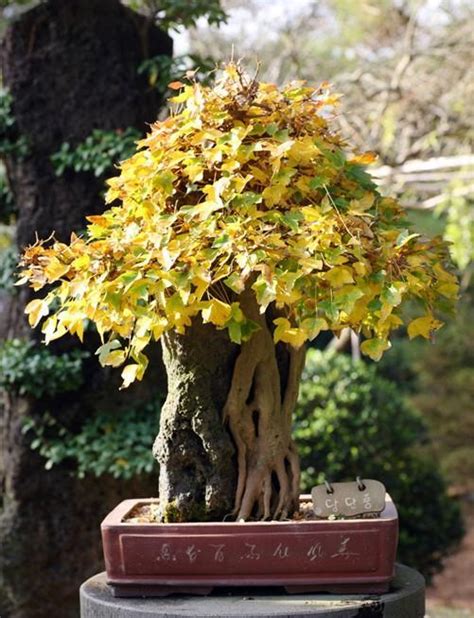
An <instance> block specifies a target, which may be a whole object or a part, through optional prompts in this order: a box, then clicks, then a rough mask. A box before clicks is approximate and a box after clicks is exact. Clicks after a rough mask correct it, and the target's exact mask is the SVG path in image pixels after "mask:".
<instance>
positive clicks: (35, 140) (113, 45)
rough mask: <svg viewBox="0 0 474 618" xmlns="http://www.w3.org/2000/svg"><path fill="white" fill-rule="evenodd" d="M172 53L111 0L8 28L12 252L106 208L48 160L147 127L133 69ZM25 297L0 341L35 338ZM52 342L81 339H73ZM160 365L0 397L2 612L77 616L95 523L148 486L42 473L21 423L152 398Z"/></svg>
mask: <svg viewBox="0 0 474 618" xmlns="http://www.w3.org/2000/svg"><path fill="white" fill-rule="evenodd" d="M171 51H172V41H171V39H170V38H169V37H168V36H167V35H166V34H165V33H163V32H161V31H160V30H158V29H157V28H156V27H155V26H153V25H151V24H150V23H149V22H147V20H145V19H144V18H142V17H141V16H139V15H137V14H136V13H134V12H133V11H130V10H128V9H126V8H125V7H124V6H123V5H121V4H120V2H119V1H118V0H67V2H65V1H63V0H50V1H49V2H46V3H42V4H41V5H39V6H37V7H36V8H34V9H32V10H31V11H28V12H27V13H25V14H23V15H22V16H21V17H20V18H19V19H18V20H16V21H15V22H14V23H13V24H12V25H11V26H10V27H9V28H8V30H7V32H6V34H5V37H4V40H3V44H2V50H1V64H2V72H3V83H4V85H5V86H6V87H8V88H9V90H10V92H11V94H12V96H13V113H14V116H15V119H16V127H17V130H18V133H19V134H20V135H22V136H25V137H26V139H27V140H28V144H29V153H28V155H27V156H26V157H25V158H24V159H23V160H18V159H15V158H9V159H8V160H7V162H6V163H7V171H8V176H9V181H10V185H11V188H12V190H13V193H14V197H15V201H16V204H17V207H18V211H19V214H18V225H17V243H18V247H19V249H21V248H22V247H23V246H24V245H25V244H27V243H31V242H34V240H35V233H36V232H37V233H38V235H39V236H40V237H43V238H46V237H48V236H49V235H50V234H51V232H53V231H55V232H56V236H57V237H58V238H60V239H62V240H68V238H69V235H70V232H71V231H73V230H75V231H78V230H81V229H83V228H84V227H85V220H84V217H85V216H86V215H88V214H94V213H99V212H101V211H102V210H103V209H104V202H103V197H102V195H101V193H102V191H103V188H104V186H103V179H97V178H95V177H94V175H93V174H92V173H80V174H76V173H74V172H73V171H71V170H69V171H67V172H66V173H65V174H64V175H63V176H60V177H57V176H56V175H55V172H54V169H53V167H52V164H51V159H50V157H51V155H52V154H54V153H55V152H57V151H58V150H59V148H60V147H61V144H62V143H63V142H69V143H70V144H71V146H72V147H75V146H77V144H78V143H80V142H82V141H83V140H84V139H85V138H86V137H87V136H88V135H90V133H91V132H92V131H93V130H94V129H104V130H116V129H125V128H126V127H129V126H133V127H137V128H138V129H140V130H142V131H146V123H147V122H152V121H154V120H155V118H156V115H157V112H158V107H159V103H160V101H159V99H158V98H157V95H156V93H154V92H152V91H150V89H149V87H148V84H147V82H146V79H145V78H144V76H140V75H139V74H138V72H137V69H138V66H139V64H140V63H141V62H142V61H143V60H144V59H145V58H147V57H150V56H154V55H157V54H168V55H170V54H171ZM30 298H31V295H30V292H29V290H27V289H25V288H22V289H21V290H19V291H18V292H16V293H15V294H9V295H6V294H3V296H2V298H1V299H0V306H1V308H2V313H1V315H0V338H11V337H36V338H39V335H38V333H37V332H36V333H34V332H33V331H31V329H30V328H29V327H28V325H27V322H26V320H25V317H24V313H23V309H24V306H25V303H26V302H28V300H29V299H30ZM92 343H94V342H92ZM58 344H59V346H60V347H61V349H67V348H68V347H69V348H70V347H72V346H74V345H76V344H75V341H74V340H73V339H72V338H71V339H69V340H66V339H64V340H62V341H61V342H58ZM91 347H93V345H92V344H91ZM159 372H160V366H157V364H156V362H155V365H154V367H150V373H149V375H148V376H147V379H146V380H145V381H144V383H141V384H140V385H139V386H138V387H137V388H133V389H131V390H129V392H127V393H123V392H120V394H119V392H118V385H119V381H120V380H119V376H118V375H116V374H113V373H111V372H109V371H105V372H104V371H103V370H101V369H99V367H98V366H97V363H96V361H95V360H94V358H92V359H91V361H90V363H89V365H88V367H87V368H86V380H87V382H86V388H84V389H83V391H82V392H75V393H72V394H71V393H68V394H65V395H62V396H60V397H55V398H49V399H44V398H43V399H41V400H34V399H29V398H22V397H18V396H14V395H9V396H8V397H6V398H5V399H4V400H3V401H2V400H1V397H0V497H1V500H0V548H1V549H0V614H1V615H2V616H8V617H9V618H46V617H50V616H58V615H61V618H69V617H71V618H72V617H76V616H77V615H78V611H79V608H78V597H77V590H78V587H79V585H80V583H81V582H82V581H83V580H84V579H85V578H86V577H88V576H89V575H91V574H92V573H93V572H96V571H97V570H101V569H102V568H103V565H102V556H101V554H102V552H101V543H100V530H99V525H100V521H101V519H102V518H103V516H104V515H105V513H106V512H107V511H109V510H110V509H111V508H112V507H113V506H114V505H115V504H117V502H118V501H120V500H121V499H124V498H126V497H130V495H145V496H146V495H150V494H153V493H155V491H154V489H153V488H154V485H155V481H154V479H152V478H151V477H147V478H143V479H139V480H136V481H134V482H126V483H125V482H123V481H117V480H115V479H111V478H100V479H96V478H88V479H85V480H83V481H80V480H79V479H77V478H76V477H74V476H73V475H71V471H70V469H68V467H67V466H58V467H56V468H54V469H53V470H51V471H46V470H45V469H44V460H43V459H42V458H41V457H39V455H38V454H37V453H36V452H33V451H32V450H31V449H30V446H29V438H28V437H27V436H25V435H24V434H23V433H22V431H21V427H22V420H23V419H24V417H25V416H33V417H38V416H40V415H41V414H42V413H43V412H44V411H45V410H49V411H50V412H51V413H52V414H54V415H56V416H57V417H58V418H59V419H61V421H64V419H72V422H74V423H76V426H77V425H79V426H80V419H81V418H85V417H86V416H87V415H92V414H95V413H96V411H97V410H102V409H107V408H109V409H114V410H117V414H119V413H120V411H119V408H121V407H122V408H123V407H125V406H129V405H130V404H131V402H132V401H136V400H137V399H140V398H142V399H149V397H150V395H151V394H152V393H156V391H157V390H158V384H157V383H158V381H159V380H158V379H157V375H158V376H159ZM153 374H154V375H153ZM160 382H161V387H162V388H163V387H164V384H163V383H164V380H160ZM74 419H76V420H74Z"/></svg>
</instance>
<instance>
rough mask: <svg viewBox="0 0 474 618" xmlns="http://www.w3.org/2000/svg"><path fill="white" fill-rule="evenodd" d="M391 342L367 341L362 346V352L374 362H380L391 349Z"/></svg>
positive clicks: (383, 340) (380, 340)
mask: <svg viewBox="0 0 474 618" xmlns="http://www.w3.org/2000/svg"><path fill="white" fill-rule="evenodd" d="M390 347H391V346H390V342H389V341H386V340H385V339H377V338H374V339H366V340H365V341H363V342H362V344H361V346H360V351H361V352H362V354H365V355H366V356H370V358H371V359H372V360H374V361H379V360H380V359H381V358H382V354H383V353H384V352H385V350H388V349H389V348H390Z"/></svg>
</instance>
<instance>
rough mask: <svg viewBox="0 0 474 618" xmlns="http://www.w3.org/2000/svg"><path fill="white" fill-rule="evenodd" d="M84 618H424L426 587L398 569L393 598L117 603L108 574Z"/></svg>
mask: <svg viewBox="0 0 474 618" xmlns="http://www.w3.org/2000/svg"><path fill="white" fill-rule="evenodd" d="M80 597H81V618H151V617H152V616H157V617H162V618H182V617H193V618H212V617H216V618H217V617H218V618H231V617H239V618H253V617H258V618H266V617H268V618H270V617H272V618H276V617H280V618H289V617H291V618H298V617H300V616H319V617H320V618H324V617H327V618H355V617H358V618H423V616H424V615H425V582H424V579H423V577H422V576H421V575H420V574H419V573H418V572H417V571H415V570H414V569H410V568H408V567H406V566H403V565H398V566H397V572H396V576H395V579H394V580H393V582H392V586H391V589H390V592H388V593H387V594H382V595H336V594H332V595H328V594H294V595H289V594H285V593H280V594H279V593H277V592H275V591H274V590H271V589H269V588H266V589H261V588H255V589H251V588H247V589H245V590H243V589H242V588H238V589H235V590H231V589H228V588H226V589H225V590H223V589H217V590H216V591H215V592H213V593H212V594H211V595H209V596H207V597H199V596H190V595H175V596H170V597H166V598H161V599H123V598H114V597H113V596H112V593H111V591H110V589H109V587H108V586H107V584H106V576H105V573H99V574H98V575H95V576H94V577H91V578H90V579H88V580H87V581H86V582H85V583H84V584H83V585H82V586H81V591H80Z"/></svg>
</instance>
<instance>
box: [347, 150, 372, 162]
mask: <svg viewBox="0 0 474 618" xmlns="http://www.w3.org/2000/svg"><path fill="white" fill-rule="evenodd" d="M376 160H377V154H376V153H375V152H371V151H368V152H363V153H361V154H359V155H356V156H355V157H353V158H352V159H350V160H349V163H357V164H358V165H369V164H370V163H373V162H374V161H376Z"/></svg>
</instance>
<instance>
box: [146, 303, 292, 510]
mask: <svg viewBox="0 0 474 618" xmlns="http://www.w3.org/2000/svg"><path fill="white" fill-rule="evenodd" d="M240 301H241V305H242V307H243V309H244V311H245V313H246V315H247V316H248V317H249V318H251V319H252V320H254V321H255V322H257V323H258V324H259V326H260V330H259V331H258V332H257V333H255V334H254V335H253V337H252V338H251V340H250V341H249V342H247V343H244V344H242V345H241V346H240V347H239V346H236V345H233V344H232V343H230V341H229V339H228V336H227V333H226V332H225V331H218V330H216V329H214V328H213V327H212V326H210V325H203V324H201V323H200V322H199V323H198V322H194V324H193V326H192V327H191V328H190V329H188V330H187V331H186V334H184V335H177V334H168V335H166V337H165V339H164V342H163V359H164V362H165V365H166V369H167V373H168V398H167V400H166V403H165V405H164V407H163V410H162V417H161V426H160V434H159V436H158V438H157V440H156V442H155V446H154V454H155V456H156V458H157V459H158V461H159V463H160V484H159V496H160V501H161V518H162V519H163V520H164V521H189V520H203V519H217V520H220V519H222V518H224V517H225V516H226V515H232V516H233V517H237V518H238V519H248V518H249V517H257V518H261V519H268V518H281V519H284V518H285V517H287V516H289V515H290V514H291V513H292V511H293V510H294V509H295V508H297V502H298V497H299V480H300V471H299V459H298V455H297V453H296V449H295V445H294V443H293V441H292V438H291V422H292V413H293V409H294V406H295V404H296V399H297V396H298V385H299V380H300V376H301V370H302V367H303V361H304V350H303V349H301V350H294V349H291V348H288V347H287V346H283V345H279V346H277V347H276V346H275V345H274V343H273V338H272V334H271V330H270V328H269V326H268V325H267V321H266V316H265V315H261V314H260V313H259V309H258V306H257V303H256V301H255V298H254V295H253V293H252V292H249V291H247V292H245V293H244V294H243V295H242V296H241V297H240Z"/></svg>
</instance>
